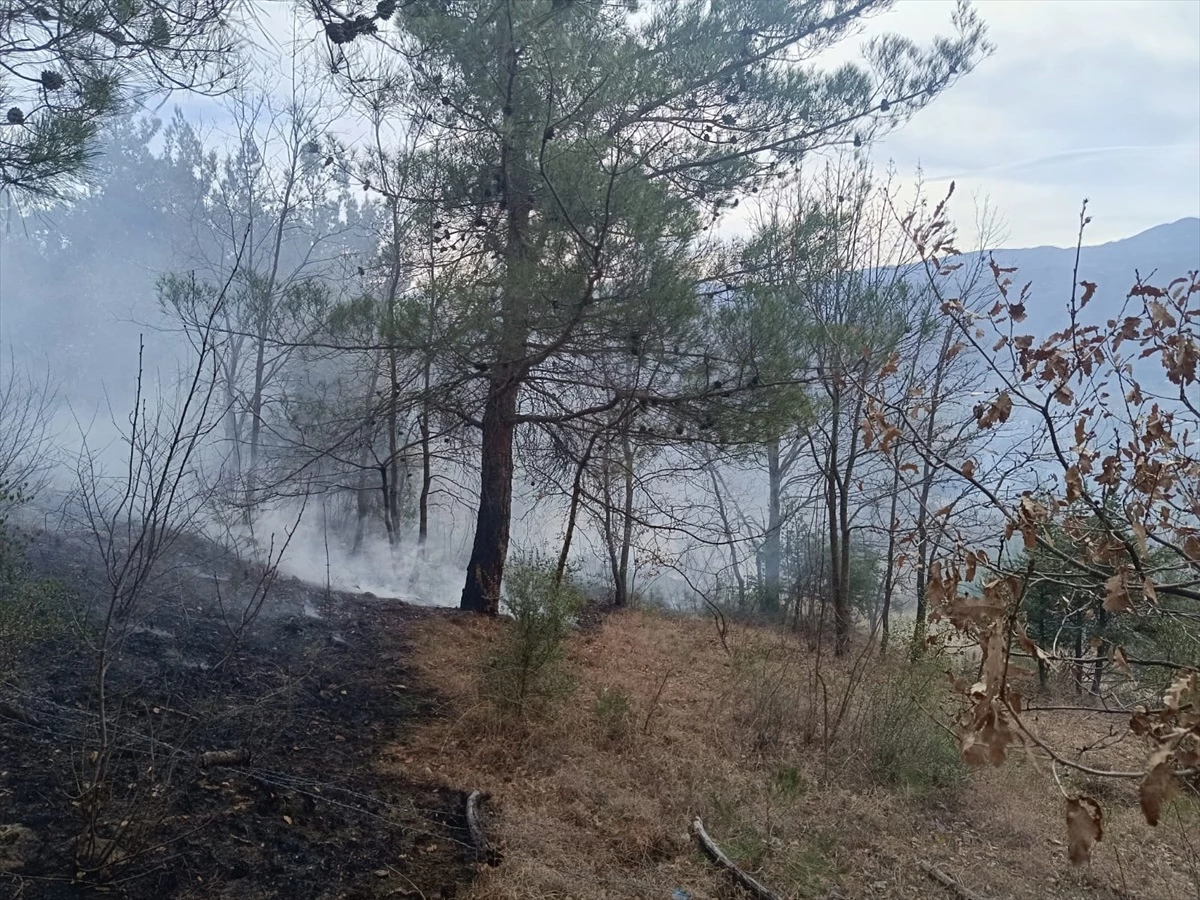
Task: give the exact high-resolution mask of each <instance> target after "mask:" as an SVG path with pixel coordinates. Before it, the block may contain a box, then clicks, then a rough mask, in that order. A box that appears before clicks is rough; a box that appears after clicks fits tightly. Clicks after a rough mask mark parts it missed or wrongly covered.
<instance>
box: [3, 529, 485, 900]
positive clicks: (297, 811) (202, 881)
mask: <svg viewBox="0 0 1200 900" xmlns="http://www.w3.org/2000/svg"><path fill="white" fill-rule="evenodd" d="M31 556H32V559H33V564H34V566H35V568H36V569H37V570H38V571H40V572H41V573H44V574H47V575H51V576H57V577H60V578H61V579H62V581H63V582H64V584H65V585H66V588H67V591H68V594H69V595H70V596H71V597H73V598H75V599H74V601H73V602H72V603H71V606H70V610H69V612H70V615H69V616H68V620H67V625H66V626H65V627H64V628H63V629H62V631H61V633H59V634H57V635H56V636H54V637H53V638H50V639H45V640H41V641H39V642H37V643H35V644H33V645H31V646H30V647H29V648H27V650H26V652H25V653H24V654H23V659H22V664H21V665H20V667H19V668H18V670H17V672H16V674H15V675H13V676H12V677H11V678H10V680H9V681H8V682H7V683H6V684H4V685H3V688H2V690H3V693H2V694H0V702H2V704H3V705H0V832H2V833H0V842H2V843H3V847H2V848H0V884H4V885H6V887H5V890H13V891H14V892H15V893H16V895H17V896H21V897H25V898H47V900H57V898H68V897H69V898H75V897H87V896H93V895H95V896H101V895H104V896H122V897H128V898H135V900H136V898H191V897H220V898H237V900H243V898H246V900H249V898H260V897H262V898H265V897H292V898H298V900H323V898H335V897H337V898H364V900H367V898H377V897H453V896H455V895H456V894H457V893H458V892H459V890H460V888H461V886H464V885H466V884H467V883H469V882H470V881H471V879H472V877H473V874H474V864H473V849H472V848H471V846H470V844H469V835H468V832H467V828H466V822H465V818H464V804H465V794H464V793H462V792H460V791H457V790H450V789H447V788H445V787H441V786H435V785H432V784H428V783H426V782H423V781H422V780H421V779H420V778H413V777H409V776H408V775H406V774H404V773H397V772H396V771H395V770H394V768H393V769H392V770H391V771H388V772H384V771H381V770H380V768H379V767H378V766H377V765H376V761H377V759H378V758H379V755H380V753H381V752H382V751H383V749H384V748H385V747H388V746H394V745H395V744H396V742H397V741H401V740H402V739H403V737H404V735H405V733H406V730H407V729H409V728H410V727H412V726H413V725H414V724H415V723H416V722H418V721H420V720H421V719H422V718H423V717H425V716H427V715H428V714H429V713H430V712H431V711H432V709H433V708H434V703H435V700H434V697H433V695H432V693H431V692H430V690H429V689H428V688H427V687H426V686H425V685H424V684H422V683H421V682H420V681H418V680H417V679H416V678H415V677H414V673H413V672H412V671H411V670H410V669H409V668H408V666H407V665H406V659H407V656H408V650H409V647H408V644H407V641H408V634H409V631H410V628H411V626H412V624H413V622H414V621H415V620H418V619H421V618H424V617H428V616H435V615H442V614H444V613H440V612H437V611H433V610H429V609H422V608H419V607H414V606H410V605H408V604H405V603H402V602H400V601H393V600H381V599H378V598H364V597H360V596H355V595H348V594H344V593H338V592H327V591H325V590H323V589H320V588H314V587H312V586H311V585H307V584H305V583H302V582H299V581H297V580H294V579H285V578H280V579H279V580H278V581H277V582H276V583H275V584H274V585H273V587H272V589H271V591H270V594H269V596H268V600H267V602H266V604H264V606H263V609H262V612H261V614H260V615H259V616H258V617H257V618H256V619H255V620H254V621H253V622H251V623H250V624H249V625H248V626H247V627H245V628H244V629H242V633H241V634H240V638H239V639H237V640H234V634H235V633H236V632H237V631H238V628H237V625H238V623H239V622H240V619H239V618H238V611H239V609H241V608H242V607H241V606H240V604H241V603H242V602H243V600H244V599H245V596H247V591H248V590H249V588H248V587H247V585H249V584H251V583H252V582H253V580H254V578H253V572H252V571H251V570H250V567H247V566H244V565H243V564H242V563H240V562H239V561H237V560H236V559H233V558H229V557H228V556H225V555H223V554H222V553H221V552H220V550H219V549H218V548H216V547H213V546H211V545H207V544H205V543H204V542H201V541H194V540H191V539H189V540H188V541H186V542H181V543H180V544H179V545H178V546H177V547H176V548H175V549H174V550H173V552H172V554H171V556H170V558H169V560H168V565H166V566H165V567H164V569H163V573H162V575H161V577H160V578H159V579H158V580H157V581H156V583H155V585H154V590H155V591H156V592H157V593H156V595H155V600H154V602H153V603H151V604H147V606H146V607H145V608H146V612H145V613H144V614H143V615H142V616H141V618H140V619H139V620H138V621H137V622H136V623H131V624H130V626H129V628H128V634H127V637H126V638H125V639H124V640H123V641H122V643H121V645H120V648H119V653H118V654H116V656H115V657H114V660H113V664H112V668H111V670H110V672H109V674H108V678H107V681H106V689H107V692H108V709H109V710H110V712H109V715H108V717H107V718H108V721H107V722H106V723H105V727H106V728H108V729H109V732H110V739H109V742H108V744H109V746H110V747H111V751H110V753H111V761H110V764H109V767H108V771H109V772H110V773H111V774H110V777H109V778H107V779H106V783H105V785H104V786H103V789H102V790H99V791H96V790H93V791H90V792H87V791H84V790H83V786H85V785H86V778H85V777H84V776H85V773H87V772H88V771H89V767H90V766H92V765H93V764H94V762H95V755H94V754H95V752H96V751H95V748H96V747H97V746H100V742H99V741H98V740H97V736H98V733H99V728H100V723H99V721H98V716H97V713H96V709H97V678H96V658H95V653H94V652H93V650H92V648H91V646H90V638H91V632H92V630H93V629H94V627H95V624H94V621H93V620H92V619H91V618H89V616H88V615H87V610H86V598H87V595H88V591H89V590H93V589H94V587H95V585H94V583H93V578H94V575H95V572H94V570H93V569H92V568H91V566H90V565H89V564H88V559H89V556H88V549H87V546H86V542H84V541H82V540H73V539H70V538H62V537H58V538H49V537H43V538H39V539H38V541H37V542H36V543H35V545H34V547H33V548H32V552H31ZM209 751H230V753H229V754H227V755H226V756H224V757H219V758H218V759H217V760H216V761H214V760H213V758H212V757H207V758H206V757H204V756H203V754H205V753H207V752H209ZM222 763H224V764H222ZM93 810H95V812H90V811H93ZM89 814H90V815H91V816H92V818H93V820H94V821H95V822H96V823H97V825H96V827H95V828H94V829H93V830H94V835H93V836H92V837H91V838H89V839H87V840H85V841H81V840H80V835H81V833H83V832H84V831H85V830H86V829H85V828H84V823H85V820H86V819H87V818H88V816H89Z"/></svg>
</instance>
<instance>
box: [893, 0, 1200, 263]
mask: <svg viewBox="0 0 1200 900" xmlns="http://www.w3.org/2000/svg"><path fill="white" fill-rule="evenodd" d="M975 7H976V9H977V10H978V12H979V14H980V17H981V18H982V19H983V20H984V21H985V22H986V23H987V25H988V31H989V37H990V39H991V41H992V42H993V43H994V44H995V45H996V50H995V52H994V53H993V54H992V56H991V57H990V58H989V59H986V60H985V61H984V62H983V63H981V64H980V66H979V67H978V68H977V69H976V70H975V71H974V72H972V73H971V74H970V75H968V76H967V77H966V78H964V79H962V80H961V81H960V82H959V83H958V84H957V85H955V86H954V87H953V88H952V89H951V90H949V91H947V92H946V93H945V94H944V95H943V96H941V97H939V98H938V99H937V100H936V101H935V102H934V103H933V104H931V105H930V106H929V107H928V108H927V109H925V110H923V111H922V112H921V113H919V114H918V115H917V116H916V117H915V118H914V119H913V120H912V121H911V122H909V123H908V124H907V125H906V126H905V127H904V128H903V129H901V130H900V131H898V132H895V133H893V134H892V135H889V136H888V137H887V138H885V139H884V140H883V141H882V142H880V143H879V144H878V145H877V146H876V148H875V151H874V153H875V159H876V161H877V162H881V163H885V162H887V161H888V160H892V161H894V162H895V164H896V167H897V169H898V173H899V174H900V175H901V176H905V175H908V174H910V173H912V172H914V171H916V169H917V167H918V166H919V167H921V169H922V171H923V172H924V175H925V178H926V180H927V181H946V182H948V181H949V180H950V179H952V178H953V179H955V180H956V182H957V185H956V186H957V196H958V197H959V198H960V199H959V203H958V207H959V211H958V214H959V215H962V214H963V213H965V212H966V210H963V209H962V208H961V207H962V206H963V205H964V204H963V203H962V198H963V197H964V196H965V197H967V198H968V199H969V200H970V199H973V198H979V199H980V200H982V199H984V198H986V199H987V201H988V202H989V203H990V205H992V206H993V207H994V208H995V210H996V212H997V213H998V214H999V216H1000V217H1001V219H1002V220H1003V223H1004V224H1005V226H1006V230H1007V233H1008V238H1007V240H1005V241H1004V243H1005V244H1006V245H1007V246H1009V247H1032V246H1039V245H1043V244H1050V245H1054V246H1067V245H1073V244H1074V243H1075V236H1076V232H1077V230H1078V218H1079V209H1080V204H1081V202H1082V201H1083V199H1084V198H1085V197H1086V198H1088V199H1089V201H1090V203H1089V213H1090V214H1091V215H1092V217H1093V221H1092V224H1091V225H1090V226H1089V228H1088V230H1087V232H1086V234H1085V243H1088V244H1099V243H1105V242H1107V241H1111V240H1116V239H1118V238H1122V237H1128V236H1130V235H1133V234H1136V233H1138V232H1140V231H1144V230H1146V229H1147V228H1150V227H1152V226H1154V225H1158V224H1162V223H1165V222H1173V221H1176V220H1178V219H1181V218H1185V217H1189V216H1200V2H1198V0H978V2H977V3H976V4H975ZM953 8H954V3H953V0H900V2H898V3H897V4H896V5H895V7H894V8H893V9H892V10H890V11H889V12H887V13H884V14H883V15H881V16H879V17H878V18H876V19H875V20H873V21H872V22H871V24H870V26H869V33H870V32H874V31H876V30H884V31H896V32H899V33H901V34H905V35H908V36H910V37H913V38H922V37H928V36H930V35H932V34H936V33H937V31H938V30H939V29H940V28H942V27H944V24H943V23H946V22H948V20H949V17H950V13H951V11H952V10H953ZM933 188H934V186H933V185H931V193H936V190H934V189H933Z"/></svg>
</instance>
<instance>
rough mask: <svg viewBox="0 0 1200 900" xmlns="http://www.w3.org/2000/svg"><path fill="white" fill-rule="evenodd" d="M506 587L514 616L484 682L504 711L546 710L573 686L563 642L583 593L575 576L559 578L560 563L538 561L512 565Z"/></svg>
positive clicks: (507, 605) (507, 608)
mask: <svg viewBox="0 0 1200 900" xmlns="http://www.w3.org/2000/svg"><path fill="white" fill-rule="evenodd" d="M505 586H506V589H507V593H506V596H505V602H504V608H505V611H506V612H508V613H509V614H510V615H511V616H512V619H513V621H512V623H511V625H510V627H509V628H508V629H507V631H506V632H505V635H504V638H503V639H502V640H501V642H500V646H499V648H498V649H497V650H496V652H495V653H493V654H492V655H491V657H490V658H489V659H488V660H487V663H486V666H485V672H484V687H485V691H486V693H487V695H488V698H489V699H490V700H491V702H492V703H493V705H494V706H495V707H496V708H497V709H498V710H499V711H500V712H501V713H505V714H516V715H517V716H522V715H524V714H526V713H527V712H538V711H542V710H543V709H544V708H545V707H546V706H547V705H548V704H550V703H552V702H553V701H554V700H556V699H559V698H561V697H562V696H564V695H565V694H567V693H569V691H570V689H571V687H572V682H571V679H570V678H569V677H568V675H567V673H566V672H565V671H564V670H563V666H562V657H563V645H564V643H565V642H566V639H567V635H568V634H570V631H571V627H572V625H573V623H574V618H575V614H576V612H577V611H578V610H579V608H580V605H581V603H582V594H581V592H580V591H579V589H578V587H576V585H575V583H574V581H573V580H572V579H571V578H570V577H569V576H568V577H564V578H563V580H562V581H561V583H556V581H555V570H554V568H553V567H551V566H550V565H548V564H546V563H542V562H539V561H536V560H534V561H519V562H517V563H515V564H514V565H512V566H511V567H510V568H509V570H508V572H507V573H506V579H505Z"/></svg>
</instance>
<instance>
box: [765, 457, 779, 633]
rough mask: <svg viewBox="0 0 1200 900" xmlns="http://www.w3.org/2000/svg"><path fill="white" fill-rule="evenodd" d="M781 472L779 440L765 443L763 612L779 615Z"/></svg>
mask: <svg viewBox="0 0 1200 900" xmlns="http://www.w3.org/2000/svg"><path fill="white" fill-rule="evenodd" d="M782 478H783V474H782V469H781V467H780V465H779V438H777V437H773V438H771V440H769V441H768V442H767V483H768V487H767V531H766V534H765V535H763V594H762V607H763V612H765V613H767V614H768V615H772V616H773V615H777V614H778V612H779V578H780V568H781V565H780V555H781V554H780V529H781V528H782V524H783V516H782V512H781V501H780V495H781V493H782V485H781V481H782Z"/></svg>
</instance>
